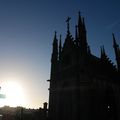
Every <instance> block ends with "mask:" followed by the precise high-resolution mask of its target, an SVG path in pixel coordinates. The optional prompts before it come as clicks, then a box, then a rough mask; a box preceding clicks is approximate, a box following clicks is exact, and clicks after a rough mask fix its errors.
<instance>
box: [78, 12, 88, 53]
mask: <svg viewBox="0 0 120 120" xmlns="http://www.w3.org/2000/svg"><path fill="white" fill-rule="evenodd" d="M78 42H79V46H80V49H81V53H82V54H85V53H88V44H87V37H86V27H85V21H84V18H82V17H81V14H80V12H79V14H78Z"/></svg>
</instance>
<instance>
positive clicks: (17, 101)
mask: <svg viewBox="0 0 120 120" xmlns="http://www.w3.org/2000/svg"><path fill="white" fill-rule="evenodd" d="M0 92H1V93H2V94H4V95H5V96H6V97H5V98H3V99H2V98H1V99H0V105H1V106H4V105H8V106H11V107H15V106H24V105H25V103H26V99H25V93H24V89H23V87H22V86H21V85H20V84H19V83H17V82H16V81H11V80H10V81H6V82H3V83H2V85H1V91H0Z"/></svg>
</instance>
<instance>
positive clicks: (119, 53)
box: [112, 33, 120, 71]
mask: <svg viewBox="0 0 120 120" xmlns="http://www.w3.org/2000/svg"><path fill="white" fill-rule="evenodd" d="M112 36H113V48H114V51H115V57H116V62H117V68H118V70H119V71H120V49H119V45H118V44H117V42H116V39H115V36H114V33H112Z"/></svg>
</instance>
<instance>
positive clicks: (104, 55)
mask: <svg viewBox="0 0 120 120" xmlns="http://www.w3.org/2000/svg"><path fill="white" fill-rule="evenodd" d="M100 48H101V58H106V57H107V55H106V53H105V48H104V46H101V47H100Z"/></svg>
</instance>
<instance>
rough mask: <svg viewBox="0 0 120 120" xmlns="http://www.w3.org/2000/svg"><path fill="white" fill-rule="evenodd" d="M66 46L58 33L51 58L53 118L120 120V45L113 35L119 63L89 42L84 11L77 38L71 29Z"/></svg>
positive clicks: (51, 105) (51, 118)
mask: <svg viewBox="0 0 120 120" xmlns="http://www.w3.org/2000/svg"><path fill="white" fill-rule="evenodd" d="M69 21H70V18H69V17H68V19H67V20H66V22H67V35H66V38H65V42H64V44H63V45H62V43H61V36H60V39H59V40H58V38H57V35H56V32H55V36H54V40H53V50H52V57H51V76H50V89H49V110H48V118H49V120H120V48H119V46H118V44H117V42H116V39H115V36H114V34H113V48H114V51H115V56H116V62H117V66H115V65H113V63H112V62H111V60H110V59H109V57H108V56H107V54H106V52H105V49H104V46H102V47H101V56H100V58H98V57H96V56H94V55H93V54H92V53H91V51H90V47H89V45H88V43H87V35H86V26H85V22H84V18H83V17H81V15H80V13H79V16H78V24H77V26H76V35H75V38H73V37H72V35H71V33H70V30H69Z"/></svg>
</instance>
